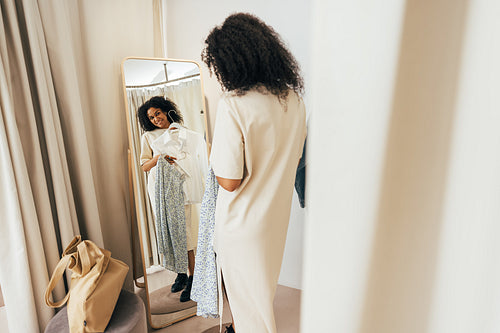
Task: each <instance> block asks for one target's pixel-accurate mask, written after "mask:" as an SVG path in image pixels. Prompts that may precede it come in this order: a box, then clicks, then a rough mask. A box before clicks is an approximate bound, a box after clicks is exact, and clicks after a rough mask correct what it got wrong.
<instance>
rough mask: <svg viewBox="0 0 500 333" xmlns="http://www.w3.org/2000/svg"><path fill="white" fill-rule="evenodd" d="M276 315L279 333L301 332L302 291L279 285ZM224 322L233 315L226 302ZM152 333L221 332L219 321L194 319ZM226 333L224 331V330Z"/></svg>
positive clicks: (275, 307) (275, 300)
mask: <svg viewBox="0 0 500 333" xmlns="http://www.w3.org/2000/svg"><path fill="white" fill-rule="evenodd" d="M274 314H275V317H276V326H277V329H278V332H279V333H298V332H299V331H300V290H299V289H295V288H289V287H285V286H280V285H278V289H277V290H276V297H275V299H274ZM223 322H224V323H229V322H231V314H230V313H229V309H228V307H227V303H226V302H224V316H223ZM149 332H152V333H187V332H189V333H216V332H219V319H205V318H202V317H192V318H189V319H186V320H184V321H181V322H179V323H177V324H174V325H172V326H169V327H165V328H162V329H158V330H152V329H151V328H150V329H149ZM223 332H224V330H223Z"/></svg>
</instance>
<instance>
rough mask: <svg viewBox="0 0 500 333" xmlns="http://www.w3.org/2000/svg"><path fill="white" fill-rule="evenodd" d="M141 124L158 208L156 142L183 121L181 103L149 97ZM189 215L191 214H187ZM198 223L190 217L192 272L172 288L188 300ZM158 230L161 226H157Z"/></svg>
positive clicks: (171, 160) (151, 194)
mask: <svg viewBox="0 0 500 333" xmlns="http://www.w3.org/2000/svg"><path fill="white" fill-rule="evenodd" d="M137 117H138V119H139V124H140V125H141V127H142V129H143V130H144V134H143V135H142V137H141V157H140V161H141V167H142V169H143V170H144V171H145V172H149V173H148V193H149V199H150V202H151V207H152V208H153V211H156V210H155V208H156V204H155V183H156V179H155V178H156V172H155V168H156V165H157V163H158V158H159V157H160V155H161V154H162V152H160V151H157V149H156V148H155V147H156V146H155V145H154V144H153V142H154V141H155V140H156V139H158V138H159V137H160V136H162V135H163V134H164V133H165V131H166V130H167V129H168V128H169V127H170V125H171V124H172V123H177V124H182V122H183V119H182V115H181V113H180V112H179V109H178V107H177V105H176V104H175V103H174V102H173V101H171V100H169V99H168V98H164V97H162V96H155V97H152V98H151V99H149V100H148V101H146V102H145V103H144V104H143V105H141V106H140V107H139V110H138V112H137ZM165 159H166V160H167V162H168V163H170V164H173V163H174V162H175V160H176V157H173V156H169V155H165ZM187 215H188V216H189V215H190V214H187ZM197 229H198V224H197V223H192V221H191V219H189V218H187V219H186V236H187V237H186V238H187V239H186V243H187V249H188V273H189V277H188V275H187V274H185V273H179V274H178V275H177V278H176V279H175V282H174V284H173V285H172V292H179V291H181V290H183V289H184V291H183V292H182V293H181V296H180V300H181V302H187V301H189V299H190V294H191V284H192V276H193V272H194V264H195V256H194V249H195V247H196V245H197V232H198V230H197ZM157 232H158V230H157Z"/></svg>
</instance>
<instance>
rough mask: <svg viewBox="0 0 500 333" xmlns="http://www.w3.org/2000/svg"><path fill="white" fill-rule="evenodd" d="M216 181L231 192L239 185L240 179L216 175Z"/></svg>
mask: <svg viewBox="0 0 500 333" xmlns="http://www.w3.org/2000/svg"><path fill="white" fill-rule="evenodd" d="M216 178H217V182H219V185H220V186H222V188H223V189H225V190H226V191H229V192H233V191H234V190H236V189H237V188H238V187H239V186H240V185H241V179H227V178H222V177H217V176H216Z"/></svg>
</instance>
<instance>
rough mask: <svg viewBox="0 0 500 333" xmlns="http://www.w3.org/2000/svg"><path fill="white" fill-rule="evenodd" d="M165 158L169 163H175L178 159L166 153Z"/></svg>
mask: <svg viewBox="0 0 500 333" xmlns="http://www.w3.org/2000/svg"><path fill="white" fill-rule="evenodd" d="M165 159H166V160H167V162H168V163H169V164H174V163H175V160H176V159H177V158H175V157H173V156H168V155H165Z"/></svg>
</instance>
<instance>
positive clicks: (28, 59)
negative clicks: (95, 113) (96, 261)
mask: <svg viewBox="0 0 500 333" xmlns="http://www.w3.org/2000/svg"><path fill="white" fill-rule="evenodd" d="M0 9H1V17H2V31H1V35H2V38H0V40H1V63H0V91H1V94H0V96H1V98H0V109H1V110H0V111H1V120H0V121H1V122H0V130H1V135H2V137H1V139H0V147H1V148H0V152H1V158H0V163H1V170H2V173H1V178H0V179H1V182H0V185H1V189H0V206H1V209H0V220H1V221H2V223H1V224H0V244H1V245H0V247H1V251H0V252H1V257H0V263H1V265H0V283H1V284H2V286H3V292H4V299H5V304H6V312H7V320H8V325H9V330H10V331H11V332H38V331H40V330H42V329H43V328H44V327H45V325H46V323H47V322H48V320H49V319H50V318H51V316H52V315H53V310H52V309H50V308H48V307H47V306H46V305H45V304H44V301H43V299H44V297H43V295H44V292H45V287H46V285H47V283H48V277H49V273H50V272H51V271H52V270H53V269H54V267H55V265H56V264H57V262H58V261H59V253H60V251H61V248H62V243H61V242H62V241H65V240H67V239H71V237H72V235H73V234H76V233H79V229H78V224H77V221H76V212H75V209H74V204H73V193H72V190H71V183H70V181H69V174H68V165H67V162H66V156H65V149H64V144H63V137H62V133H61V127H60V124H59V117H58V109H57V105H56V98H55V93H54V87H53V82H52V78H51V71H50V65H49V59H48V57H47V52H46V46H45V39H44V35H43V27H42V22H41V18H40V14H39V11H38V4H37V2H36V1H30V0H26V1H2V2H1V7H0ZM60 221H61V223H60ZM64 292H65V291H64V289H63V286H62V285H60V286H58V288H57V289H56V291H55V292H54V296H55V297H56V298H60V297H62V296H63V295H64Z"/></svg>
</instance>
